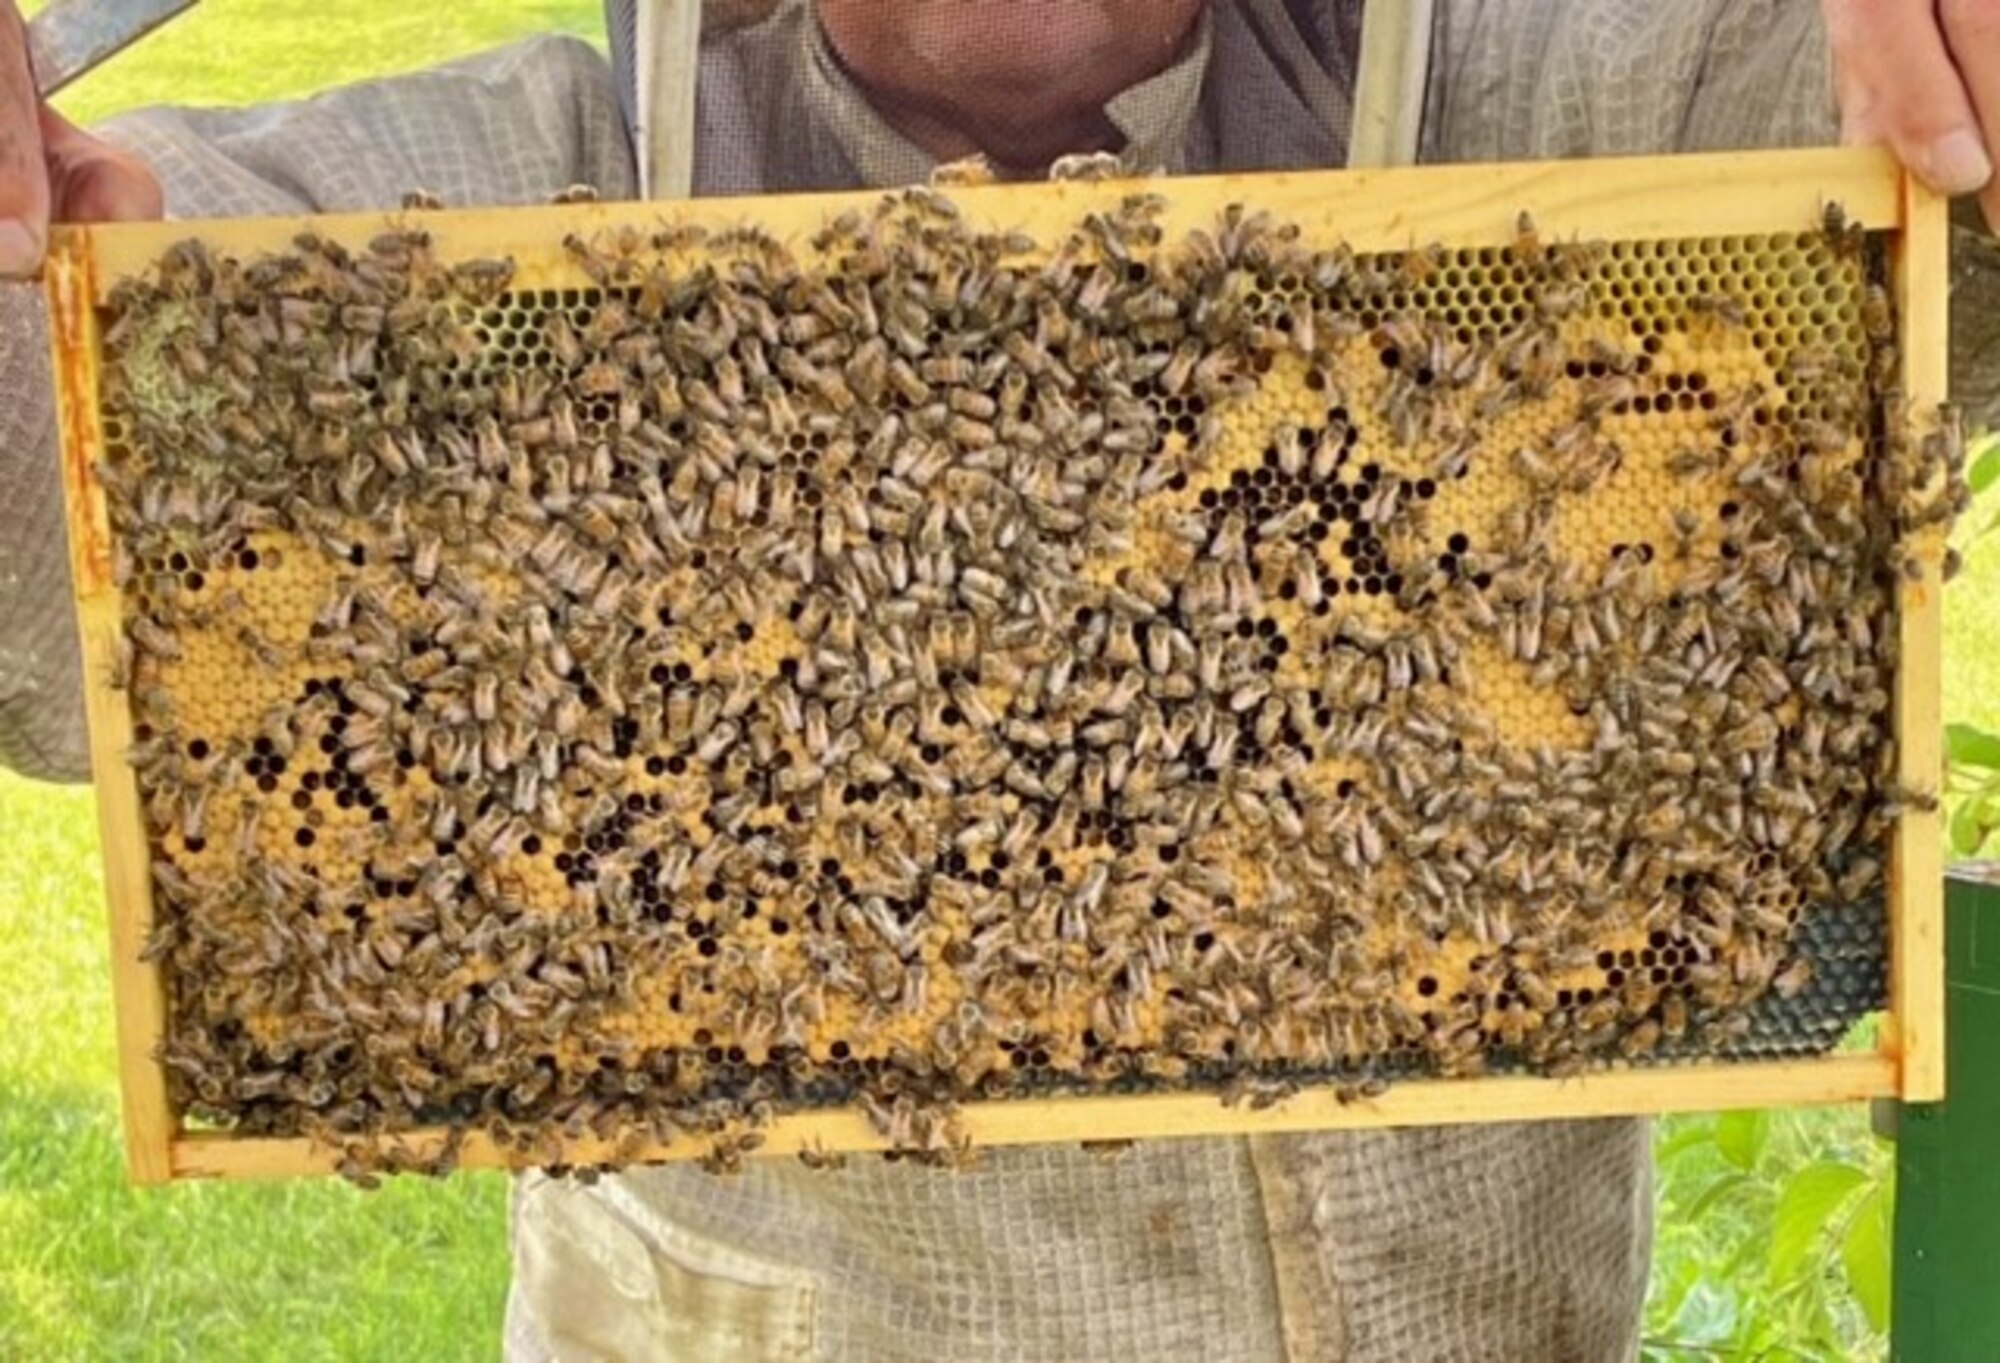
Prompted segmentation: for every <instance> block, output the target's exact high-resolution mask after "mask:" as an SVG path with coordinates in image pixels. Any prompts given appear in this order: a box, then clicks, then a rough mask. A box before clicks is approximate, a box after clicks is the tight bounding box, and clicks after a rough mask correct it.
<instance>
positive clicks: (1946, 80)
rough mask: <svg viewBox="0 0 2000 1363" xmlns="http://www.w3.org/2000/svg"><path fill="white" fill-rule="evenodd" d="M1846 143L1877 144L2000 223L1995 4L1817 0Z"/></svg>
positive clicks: (1999, 18) (1999, 56) (1999, 9)
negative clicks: (1973, 199)
mask: <svg viewBox="0 0 2000 1363" xmlns="http://www.w3.org/2000/svg"><path fill="white" fill-rule="evenodd" d="M1820 8H1821V10H1822V11H1823V12H1824V14H1825V15H1826V28H1827V38H1828V40H1829V42H1830V43H1831V45H1832V48H1833V73H1834V93H1835V94H1836V95H1837V96H1838V97H1839V100H1840V133H1841V138H1842V140H1843V141H1847V142H1856V143H1867V144H1880V145H1886V146H1888V147H1889V148H1891V149H1892V150H1893V151H1894V152H1895V153H1896V156H1897V158H1898V159H1899V160H1901V161H1902V163H1903V164H1904V165H1905V166H1908V167H1909V168H1910V170H1912V171H1913V172H1915V173H1916V175H1917V177H1918V178H1919V179H1921V180H1923V181H1924V182H1925V183H1927V184H1928V185H1930V186H1931V188H1933V189H1935V190H1938V191H1940V192H1942V193H1946V194H1972V193H1977V194H1979V196H1980V207H1981V208H1982V209H1983V210H1984V211H1985V214H1986V221H1987V223H1988V224H1989V225H1992V226H2000V185H1996V184H1995V182H1994V178H1993V161H1994V156H1995V153H1996V150H2000V3H1996V0H1820Z"/></svg>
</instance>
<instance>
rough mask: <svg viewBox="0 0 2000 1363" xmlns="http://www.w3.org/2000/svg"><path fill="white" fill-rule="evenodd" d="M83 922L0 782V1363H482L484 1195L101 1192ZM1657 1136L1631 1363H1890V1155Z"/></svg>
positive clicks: (1962, 691) (72, 811) (518, 24)
mask: <svg viewBox="0 0 2000 1363" xmlns="http://www.w3.org/2000/svg"><path fill="white" fill-rule="evenodd" d="M39 7H40V0H27V3H26V4H25V6H24V8H25V10H26V11H27V12H28V13H29V14H32V13H34V11H35V10H36V9H38V8H39ZM546 32H562V33H569V34H575V35H578V36H580V37H583V38H585V39H588V40H589V41H592V42H595V43H597V44H599V45H600V46H602V43H603V13H602V9H601V7H600V5H599V4H598V3H596V0H459V2H458V3H455V4H451V5H423V4H412V3H408V0H338V3H332V4H326V5H321V6H310V7H309V6H302V5H298V4H296V3H294V0H206V3H204V4H202V5H201V6H200V7H199V8H198V9H196V10H195V11H194V12H193V13H191V14H190V15H188V16H186V17H184V18H182V19H180V20H178V21H176V22H175V23H174V24H173V25H172V26H170V27H169V28H167V29H165V30H163V31H162V32H160V33H158V34H156V35H155V36H154V37H152V38H151V39H149V40H147V41H146V42H144V43H143V44H141V45H140V46H138V47H136V48H134V49H133V50H132V51H131V52H129V53H127V54H126V55H124V56H122V57H119V58H117V59H115V60H113V61H112V62H110V63H109V64H107V65H106V66H104V67H103V68H101V69H100V70H98V71H97V72H95V73H94V74H92V75H91V76H89V77H87V78H85V79H84V80H83V81H81V82H79V83H78V84H77V85H75V86H72V87H71V88H70V89H69V90H68V91H66V92H65V93H64V95H63V96H62V98H61V99H60V100H58V104H59V105H60V106H61V107H62V108H63V110H64V111H65V112H66V113H68V114H69V115H70V116H71V117H72V118H75V119H77V120H79V121H81V122H85V123H88V122H90V121H93V120H95V119H99V118H103V117H105V116H107V115H110V114H114V113H118V112H121V111H123V110H127V109H133V108H140V107H143V106H146V105H152V104H163V103H174V104H194V105H237V104H253V103H258V102H263V101H269V100H276V99H289V98H298V97H301V96H305V95H308V94H310V93H312V92H314V91H317V90H321V89H325V88H327V87H329V86H333V85H338V84H342V83H345V82H349V81H354V80H360V79H364V78H367V77H372V76H383V75H389V74H393V73H395V72H398V71H405V70H410V69H414V68H418V67H423V66H427V65H431V64H434V63H436V62H438V61H442V60H445V59H448V58H450V57H454V56H458V55H461V54H464V53H467V52H473V51H478V50H480V49H483V48H488V47H494V46H498V45H500V44H503V43H506V42H509V41H511V40H513V39H516V38H520V37H524V36H527V35H529V34H533V33H546ZM0 400H4V398H0ZM1979 453H1980V455H1981V456H1982V457H1979V458H1976V459H1975V463H1974V468H1973V482H1974V484H1975V486H1976V487H1978V488H1979V489H1980V491H1981V493H1982V495H1981V497H1980V499H1979V502H1978V504H1976V505H1975V507H1974V510H1973V512H1972V514H1971V515H1969V516H1968V517H1967V518H1966V520H1965V523H1964V524H1963V525H1962V526H1961V529H1960V534H1959V540H1960V547H1961V548H1962V549H1963V551H1964V552H1965V555H1966V570H1965V572H1964V574H1963V575H1962V576H1961V577H1960V578H1959V580H1958V581H1957V582H1956V583H1955V584H1954V585H1953V586H1952V587H1951V589H1950V590H1949V591H1948V592H1947V594H1946V598H1945V602H1946V606H1945V620H1946V625H1945V628H1946V640H1945V658H1946V668H1945V715H1946V718H1947V720H1949V721H1951V723H1952V728H1951V730H1950V739H1951V743H1950V746H1951V751H1952V755H1953V758H1954V773H1953V783H1952V787H1951V789H1952V793H1953V800H1952V809H1953V814H1954V818H1953V821H1952V841H1953V854H1954V855H1955V856H1965V855H1970V854H1972V853H1974V852H1976V851H1977V850H1978V849H1979V847H1980V846H1981V844H1982V843H1983V842H1984V840H1985V837H1986V833H1987V830H1988V828H1989V826H1990V825H1996V824H2000V737H1995V736H1994V731H2000V632H1996V631H1994V630H1992V629H1991V627H1990V624H1987V625H1985V626H1984V627H1983V626H1982V622H1991V621H1993V620H1994V619H1996V618H2000V552H1996V550H1995V547H1994V545H1993V543H1992V541H1991V539H1990V537H1988V536H1986V535H1985V534H1984V532H1985V531H1986V530H1987V529H1988V523H1989V522H1992V521H1994V520H1995V519H1996V516H1995V498H1994V496H1993V495H1989V494H1987V493H1986V486H1987V485H1988V484H1990V483H1991V482H1993V481H1995V479H1996V477H2000V448H1990V447H1989V448H1984V449H1982V450H1981V451H1980V452H1979ZM104 921H105V917H104V903H103V883H102V878H101V875H100V870H99V860H98V848H97V825H96V811H95V807H94V805H93V803H92V799H91V795H90V792H89V790H88V789H72V788H61V787H52V786H43V785H37V784H34V783H31V782H28V781H24V780H21V779H20V778H18V777H15V776H12V775H10V774H7V773H5V772H0V1360H14V1359H20V1360H66V1359H99V1358H120V1359H178V1358H190V1359H214V1358H228V1359H265V1358H281V1357H282V1358H285V1359H288V1360H307V1359H319V1358H326V1359H434V1360H445V1359H457V1358H492V1357H494V1356H496V1355H497V1353H498V1349H499V1323H500V1316H501V1309H502V1304H503V1302H504V1301H505V1297H506V1290H507V1248H506V1181H505V1179H504V1178H503V1177H501V1176H498V1175H494V1174H459V1175H457V1176H455V1177H453V1178H452V1179H451V1180H450V1181H448V1182H443V1183H439V1182H433V1181H424V1180H416V1179H407V1178H406V1179H396V1180H392V1181H390V1182H389V1183H388V1185H387V1186H386V1187H385V1188H384V1189H383V1190H382V1191H380V1192H375V1193H359V1192H357V1191H355V1190H354V1189H352V1188H349V1187H347V1186H346V1185H344V1184H340V1183H337V1182H333V1181H326V1182H316V1183H286V1184H272V1185H257V1184H235V1185H227V1186H201V1185H181V1186H176V1187H171V1188H164V1189H149V1190H136V1189H131V1188H128V1187H126V1186H125V1183H124V1175H123V1170H122V1167H121V1164H120V1158H121V1157H120V1151H119V1135H118V1097H117V1087H116V1065H115V1055H114V1048H113V1033H112V1020H111V999H110V965H109V962H108V960H107V952H106V932H105V925H104ZM1863 1040H1864V1038H1861V1037H1857V1038H1856V1044H1862V1042H1863ZM1654 1132H1655V1134H1654V1152H1655V1159H1656V1162H1657V1166H1658V1179H1657V1197H1658V1214H1657V1225H1656V1237H1655V1247H1654V1260H1653V1284H1652V1294H1651V1299H1650V1301H1649V1303H1648V1309H1647V1322H1646V1336H1647V1346H1646V1348H1647V1353H1646V1357H1647V1358H1648V1359H1649V1360H1659V1361H1661V1363H1664V1361H1665V1360H1675V1361H1676V1363H1679V1361H1680V1360H1697V1359H1741V1360H1788V1359H1812V1360H1820V1359H1838V1360H1860V1359H1870V1358H1882V1357H1886V1355H1887V1336H1886V1328H1887V1316H1888V1302H1889V1266H1890V1257H1891V1236H1890V1227H1891V1212H1892V1208H1893V1205H1894V1197H1895V1189H1894V1168H1893V1166H1894V1151H1893V1147H1892V1146H1890V1145H1888V1144H1887V1143H1886V1142H1883V1141H1881V1140H1880V1139H1878V1138H1877V1137H1876V1136H1874V1135H1873V1134H1872V1133H1871V1131H1870V1127H1869V1120H1868V1113H1867V1111H1866V1110H1865V1109H1863V1108H1858V1107H1856V1108H1839V1109H1797V1110H1786V1111H1772V1112H1746V1113H1734V1114H1730V1115H1728V1116H1725V1117H1720V1118H1717V1117H1684V1118H1682V1117H1676V1118H1667V1119H1664V1120H1662V1121H1660V1122H1658V1123H1656V1124H1655V1128H1654Z"/></svg>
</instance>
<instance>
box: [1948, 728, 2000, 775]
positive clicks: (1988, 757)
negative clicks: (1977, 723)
mask: <svg viewBox="0 0 2000 1363" xmlns="http://www.w3.org/2000/svg"><path fill="white" fill-rule="evenodd" d="M1944 751H1945V759H1946V760H1947V761H1949V762H1950V763H1951V764H1952V765H1953V766H1957V767H1987V768H1990V769H1993V770H2000V734H1992V733H1988V732H1987V731H1986V730H1984V729H1978V728H1974V727H1973V726H1972V725H1970V724H1947V725H1945V726H1944Z"/></svg>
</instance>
